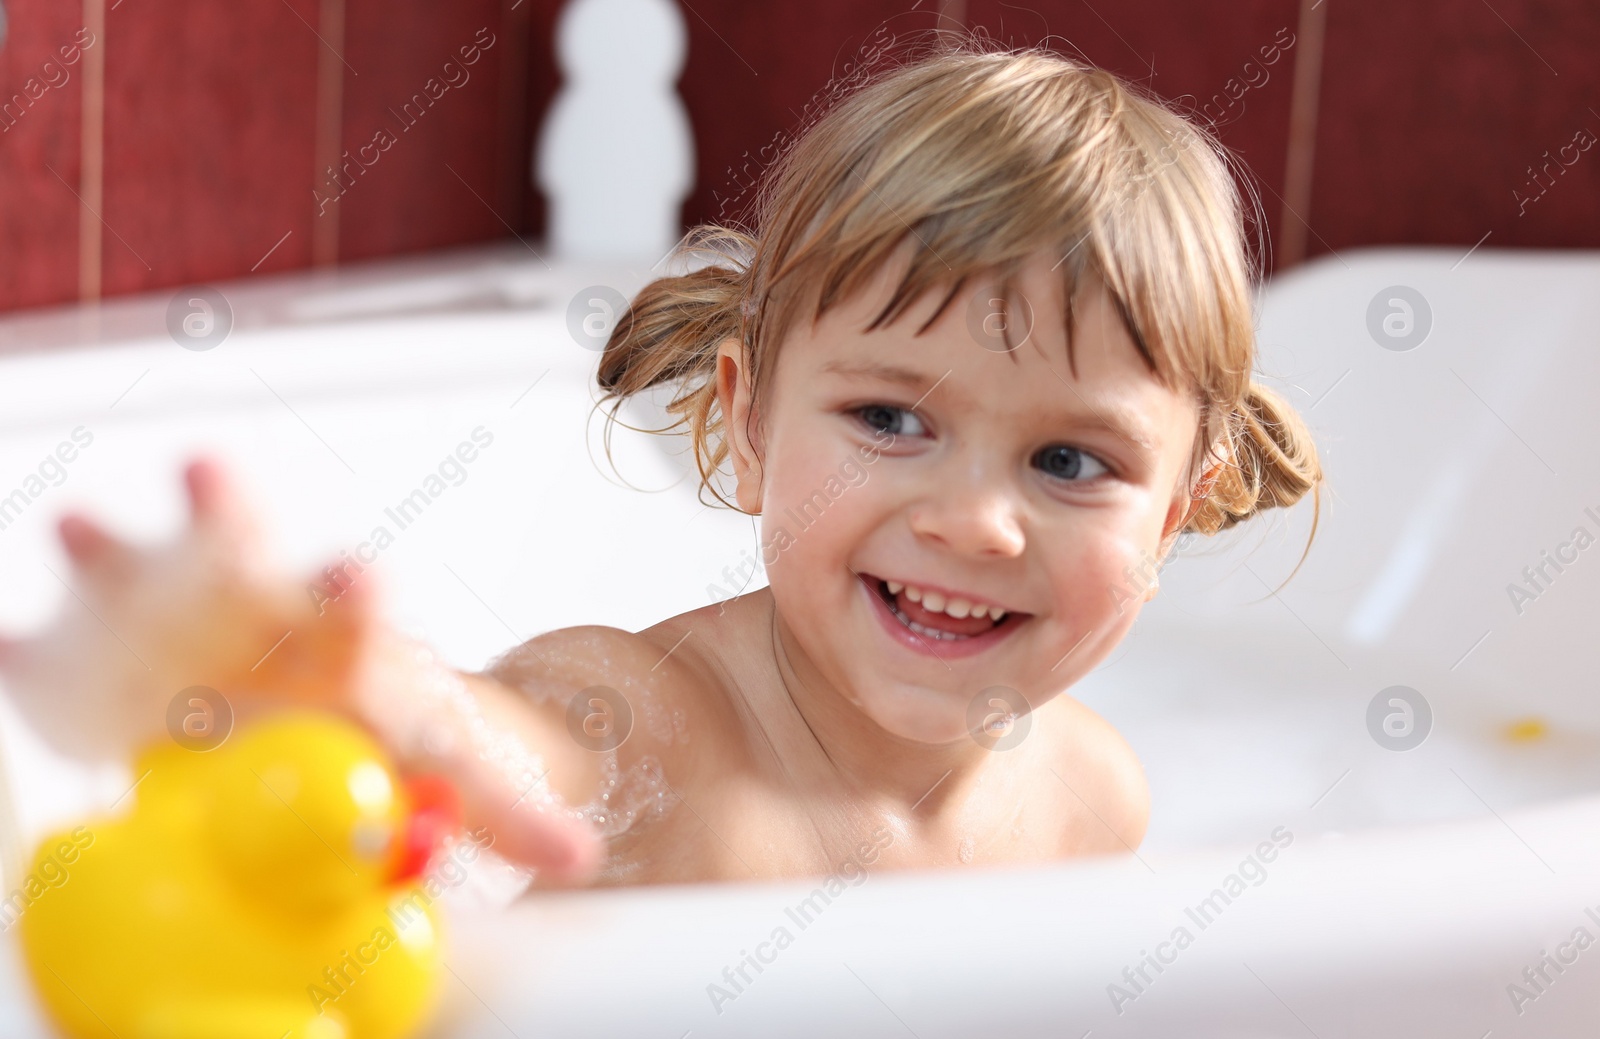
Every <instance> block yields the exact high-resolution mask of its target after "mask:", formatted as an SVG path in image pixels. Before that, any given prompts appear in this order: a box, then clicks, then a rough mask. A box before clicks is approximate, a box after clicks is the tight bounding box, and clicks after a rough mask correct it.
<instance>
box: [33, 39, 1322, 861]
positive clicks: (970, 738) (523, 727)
mask: <svg viewBox="0 0 1600 1039" xmlns="http://www.w3.org/2000/svg"><path fill="white" fill-rule="evenodd" d="M756 216H757V219H756V221H755V226H756V228H757V231H756V233H753V234H746V233H744V232H741V231H737V230H731V229H725V228H715V227H712V228H702V229H697V231H696V232H695V233H694V234H692V235H691V236H690V238H689V239H688V241H687V245H686V247H685V250H684V251H685V253H689V254H702V255H703V254H704V253H706V252H711V253H712V254H713V255H714V256H715V262H712V263H710V264H709V265H706V266H703V267H701V268H700V269H698V270H695V271H693V272H692V273H688V274H683V275H681V276H671V277H663V278H660V279H657V280H656V281H654V282H652V283H650V284H649V285H647V286H646V287H645V288H644V290H643V291H642V292H640V293H639V295H638V296H637V297H636V298H635V299H634V300H633V301H632V304H631V306H630V307H629V309H628V310H627V311H626V313H625V314H624V315H623V316H622V317H621V319H620V320H619V322H618V324H617V326H616V328H615V330H614V332H613V333H612V335H611V338H610V341H609V343H608V345H607V347H606V349H605V352H604V354H603V356H602V357H601V360H600V365H599V372H598V379H599V384H600V386H601V387H602V388H603V389H604V390H605V391H606V400H609V401H617V402H620V401H621V400H623V399H626V398H628V397H630V396H632V395H634V394H637V393H639V392H641V391H643V390H646V389H647V388H650V387H653V386H656V385H658V384H662V383H669V384H670V385H671V386H672V388H673V389H674V390H675V391H676V395H675V396H674V398H673V402H672V404H671V405H670V409H669V410H670V412H671V413H672V414H674V415H676V416H677V417H678V422H677V423H676V424H674V425H673V426H672V427H670V428H672V429H677V428H679V427H680V426H682V427H686V428H687V430H688V432H689V434H690V435H691V437H692V438H693V444H694V448H695V457H696V459H697V461H698V465H699V469H700V472H701V476H702V481H703V483H702V488H703V489H705V488H711V489H712V490H713V493H714V494H717V496H718V498H719V499H721V498H722V496H721V494H720V492H717V491H716V489H715V487H714V483H715V478H716V475H717V474H718V473H719V472H720V471H722V469H723V465H724V463H731V471H732V477H733V480H734V486H735V498H736V507H737V508H739V509H740V510H741V511H744V512H746V513H749V514H751V515H757V516H760V517H761V531H760V540H761V547H762V550H763V554H764V561H765V563H766V567H767V571H768V575H769V579H770V585H769V587H765V588H761V589H759V590H756V591H752V592H748V593H746V594H743V595H739V596H737V597H735V598H733V599H731V600H729V601H727V602H724V603H720V604H716V605H713V606H708V607H705V608H702V609H698V610H693V611H691V612H688V613H685V614H682V615H681V616H677V617H672V618H669V619H667V620H664V621H662V622H661V623H659V624H657V625H656V626H654V627H652V628H648V629H646V630H644V631H640V632H627V631H622V630H618V629H614V628H607V627H598V626H591V627H576V628H566V629H561V630H557V631H551V632H548V633H546V634H544V635H540V636H539V637H537V638H535V639H532V640H530V641H529V642H527V643H526V644H524V645H522V646H519V647H516V648H514V649H512V650H510V651H509V652H507V653H505V654H504V655H503V656H501V657H500V658H499V659H497V660H496V661H494V662H493V663H492V664H491V665H490V666H489V667H488V668H487V669H485V670H484V671H483V672H481V673H476V674H459V673H456V672H454V671H451V670H449V669H447V668H445V667H443V666H442V665H441V664H440V663H439V662H438V661H437V660H436V659H435V658H434V657H433V656H432V654H430V653H429V652H428V651H427V650H426V649H424V648H422V647H419V646H415V645H411V644H408V643H406V642H405V641H404V640H402V639H400V638H399V637H398V636H397V635H395V634H393V633H392V632H390V631H389V630H387V629H386V628H385V627H384V626H383V624H382V623H381V622H380V621H379V620H378V619H377V612H376V610H375V609H374V608H373V603H374V598H375V596H374V593H373V588H372V584H371V581H370V579H369V578H368V577H365V576H364V577H362V578H361V580H359V581H350V580H343V579H336V580H331V581H329V583H328V584H327V586H326V588H325V591H326V593H327V594H326V597H323V596H319V597H318V600H319V601H322V600H323V599H324V598H325V599H326V601H325V602H323V605H322V606H318V607H316V608H315V609H314V608H313V607H311V606H308V605H307V603H306V596H305V595H304V594H303V593H302V592H301V591H299V590H297V589H298V586H297V585H296V584H295V583H294V582H291V581H287V580H285V579H283V578H282V577H280V576H278V575H275V574H273V573H271V572H267V571H262V570H259V569H258V568H256V566H255V564H254V562H253V561H254V560H256V559H258V558H259V557H260V555H259V552H258V551H257V549H256V547H255V543H254V534H253V531H252V529H251V524H250V517H249V512H248V510H247V509H246V508H245V507H244V506H243V505H242V504H241V503H240V500H239V498H238V496H237V495H236V494H235V493H233V492H232V491H230V490H229V488H228V485H227V484H226V482H225V481H224V479H223V476H222V474H221V472H220V471H219V470H218V469H217V467H216V466H214V465H212V464H210V463H206V462H199V463H196V464H194V465H193V466H191V467H190V469H189V471H188V474H187V479H188V485H189V492H190V498H191V503H192V511H193V525H192V528H191V530H190V532H189V533H188V534H187V535H186V536H185V537H184V538H183V539H181V540H180V541H179V542H177V543H176V544H175V545H174V546H172V547H170V548H168V549H166V550H164V551H161V552H152V551H148V550H139V549H135V548H133V547H130V546H128V545H126V544H124V543H122V542H120V541H118V540H116V539H114V538H112V537H111V536H109V535H108V534H106V533H105V532H104V531H102V530H101V529H100V528H98V527H96V526H95V525H93V524H91V523H90V522H88V521H87V520H85V519H82V518H78V517H68V518H67V519H65V520H63V522H62V524H61V534H62V537H63V539H64V542H65V545H66V548H67V550H68V552H69V554H70V555H71V557H72V559H73V561H74V563H75V566H76V567H77V571H78V574H79V577H80V588H81V595H82V597H83V599H84V601H85V602H86V603H88V604H89V605H91V606H92V607H93V608H94V610H95V613H96V614H97V616H98V618H99V619H100V620H103V621H104V624H103V625H102V624H100V623H97V622H96V621H94V620H81V618H80V620H81V623H82V625H83V626H82V627H81V628H78V629H66V628H63V629H61V630H58V631H57V632H55V633H53V634H52V635H50V636H49V637H47V638H46V639H44V640H41V641H40V642H38V643H34V644H30V645H26V646H20V645H19V646H13V647H11V648H10V649H9V650H8V651H7V652H6V654H5V659H6V663H7V665H8V670H9V672H10V676H11V678H12V684H13V687H14V688H17V689H20V690H21V691H22V692H21V695H22V696H23V697H24V699H25V700H30V701H31V702H32V703H33V705H34V708H35V709H34V710H33V711H32V713H33V714H34V715H35V716H36V719H37V720H38V721H39V723H40V724H41V726H44V727H47V728H48V726H49V725H50V724H52V723H53V724H55V725H56V726H57V727H58V728H61V727H65V728H66V729H68V730H69V731H70V730H74V728H75V731H74V732H73V737H72V738H74V739H76V740H77V741H78V743H79V745H81V744H82V743H83V741H84V740H85V739H86V736H85V733H86V732H87V731H88V730H90V729H93V730H96V731H102V732H104V731H111V732H115V733H117V734H118V735H119V736H122V737H124V738H127V739H130V740H132V739H143V738H148V737H150V736H151V735H158V734H159V733H160V730H161V727H162V725H163V724H164V719H165V717H166V710H167V706H168V703H169V701H170V700H171V699H172V697H173V695H174V693H175V692H176V691H177V690H180V689H184V688H185V687H189V686H194V685H205V686H210V687H213V688H215V689H218V690H221V691H222V692H223V693H224V694H225V695H226V696H228V697H229V698H230V699H231V700H232V701H233V702H234V703H235V705H236V706H237V707H238V709H239V710H240V712H241V713H249V712H250V711H253V710H259V709H262V708H264V707H271V706H274V705H277V704H281V703H282V702H285V701H288V702H302V703H316V704H320V705H322V706H324V707H329V708H334V709H339V710H342V711H345V712H347V713H348V714H349V715H351V716H352V717H354V718H356V719H358V720H360V721H361V722H363V723H364V724H366V725H367V726H368V727H369V728H370V729H372V731H374V732H375V733H376V734H378V736H379V737H380V738H382V739H383V740H384V741H385V743H386V744H387V746H388V747H389V748H390V749H391V750H392V752H393V753H394V754H395V755H396V757H397V758H398V760H399V761H400V762H401V763H402V765H403V767H405V768H407V769H411V770H428V771H443V772H445V773H447V774H448V775H450V776H451V777H453V778H454V780H455V782H456V784H457V786H458V787H459V789H460V790H461V792H462V794H463V797H464V801H465V805H466V808H467V812H468V816H469V821H470V823H471V824H472V825H473V826H488V827H489V828H490V829H491V830H492V831H493V833H494V835H495V844H496V849H497V850H498V851H500V852H502V853H503V854H507V855H509V856H510V857H511V858H512V859H514V860H515V861H517V862H520V863H523V864H525V865H527V866H530V867H533V868H534V869H535V871H536V875H537V883H539V884H541V885H560V884H574V883H581V882H589V883H598V884H626V883H661V882H673V881H694V880H713V879H718V880H721V879H728V880H731V879H741V878H747V877H785V876H795V875H817V874H837V873H843V874H844V875H846V876H853V875H854V874H855V872H856V871H858V870H860V869H863V868H868V867H872V866H876V867H879V868H887V869H907V868H913V867H925V866H935V865H953V864H958V863H962V864H967V863H970V864H979V863H1003V862H1036V861H1042V860H1050V859H1057V858H1063V857H1068V856H1075V855H1086V854H1094V853H1104V852H1111V853H1118V852H1124V851H1131V850H1132V849H1134V848H1136V847H1137V846H1138V844H1139V842H1140V840H1141V839H1142V837H1143V834H1144V830H1145V824H1146V819H1147V816H1148V811H1149V796H1148V791H1147V788H1146V786H1145V782H1144V778H1143V774H1142V770H1141V768H1140V765H1139V762H1138V761H1137V760H1136V758H1135V757H1134V755H1133V753H1132V752H1131V750H1130V749H1129V747H1128V745H1127V743H1126V742H1125V741H1124V740H1123V739H1122V738H1121V737H1120V736H1119V735H1118V734H1117V733H1116V732H1115V731H1114V730H1113V729H1112V728H1111V726H1110V725H1108V724H1107V723H1106V722H1105V721H1103V720H1102V719H1101V718H1099V717H1098V716H1097V715H1095V714H1094V713H1093V712H1092V711H1090V710H1089V709H1087V708H1086V707H1084V706H1083V705H1082V704H1080V703H1078V702H1077V701H1075V700H1074V699H1073V698H1072V697H1071V696H1069V695H1067V692H1066V691H1067V690H1068V689H1069V688H1070V687H1071V686H1072V684H1073V683H1074V682H1075V681H1077V680H1078V679H1079V678H1080V677H1082V676H1083V675H1085V674H1087V673H1089V672H1090V671H1091V670H1092V669H1093V668H1094V667H1095V666H1096V665H1097V664H1098V663H1099V662H1100V661H1102V660H1103V659H1105V657H1106V656H1107V654H1109V653H1110V652H1111V650H1112V649H1113V648H1114V647H1115V646H1116V644H1117V642H1118V641H1119V640H1120V639H1121V638H1122V637H1123V636H1124V634H1125V633H1126V632H1127V631H1128V629H1129V627H1130V626H1131V625H1132V624H1133V621H1134V619H1135V617H1136V616H1137V614H1138V611H1139V608H1140V606H1141V605H1142V603H1143V602H1145V601H1147V600H1149V599H1150V598H1151V597H1152V596H1153V595H1154V594H1155V592H1156V588H1157V582H1156V569H1157V567H1158V566H1159V564H1160V561H1161V560H1162V559H1163V558H1164V557H1165V555H1166V554H1167V553H1168V551H1169V550H1170V549H1171V547H1172V545H1173V543H1174V541H1175V540H1176V539H1177V538H1178V537H1179V536H1180V535H1181V534H1183V533H1184V532H1186V531H1194V532H1199V533H1205V534H1210V533H1214V532H1216V531H1218V530H1221V529H1223V528H1226V527H1229V526H1231V525H1233V524H1235V523H1238V522H1240V521H1242V520H1244V519H1246V518H1248V517H1250V516H1252V515H1254V514H1255V513H1257V512H1259V511H1261V510H1262V509H1265V508H1270V507H1278V506H1287V505H1290V504H1293V503H1294V502H1295V501H1297V500H1298V499H1300V498H1301V497H1302V496H1303V495H1304V494H1305V493H1306V492H1307V491H1310V490H1312V489H1313V488H1316V487H1317V486H1318V484H1319V482H1320V479H1321V473H1320V469H1319V467H1318V463H1317V457H1316V453H1315V450H1314V448H1313V446H1312V444H1311V442H1310V440H1309V438H1308V436H1307V433H1306V430H1305V428H1304V426H1303V425H1302V423H1301V422H1300V420H1299V419H1298V418H1297V417H1296V416H1295V415H1294V414H1293V412H1292V411H1291V410H1290V409H1289V408H1288V407H1287V406H1286V405H1285V404H1284V402H1283V401H1282V400H1280V399H1279V398H1278V397H1277V396H1275V395H1274V394H1273V393H1271V392H1270V391H1268V390H1266V389H1264V388H1263V387H1261V386H1260V385H1258V384H1256V383H1255V382H1253V381H1252V379H1251V368H1252V356H1253V330H1252V312H1251V281H1252V273H1253V271H1252V264H1251V260H1250V257H1249V254H1248V252H1247V250H1246V248H1245V240H1244V234H1243V230H1242V213H1241V202H1240V197H1239V195H1238V192H1237V190H1236V188H1235V186H1234V183H1233V180H1232V179H1231V177H1230V174H1229V170H1228V166H1227V164H1226V161H1225V153H1224V152H1222V151H1221V149H1220V146H1219V145H1217V144H1216V143H1215V142H1214V141H1213V140H1212V138H1211V137H1210V136H1209V135H1208V134H1207V133H1206V132H1204V131H1203V130H1201V129H1198V128H1196V127H1195V126H1193V125H1191V124H1189V123H1188V122H1186V121H1185V120H1184V119H1183V118H1181V117H1180V116H1178V115H1176V114H1174V113H1173V112H1171V111H1169V110H1168V109H1167V108H1165V107H1163V106H1162V105H1161V104H1160V103H1158V102H1157V101H1155V100H1153V99H1151V98H1148V97H1146V96H1144V95H1142V94H1141V93H1139V92H1138V91H1136V90H1135V89H1134V88H1133V87H1131V86H1130V85H1128V84H1126V83H1123V82H1121V81H1119V80H1118V79H1116V78H1115V77H1113V76H1112V75H1110V74H1108V73H1106V72H1103V71H1100V70H1096V69H1092V68H1087V67H1084V66H1082V65H1080V64H1077V63H1074V62H1072V61H1069V60H1066V59H1064V58H1061V57H1058V56H1056V55H1054V54H1052V53H1050V52H1048V51H1043V50H1026V51H1021V52H1009V53H998V52H984V51H982V50H981V49H976V48H973V47H971V46H970V45H966V46H962V47H958V48H955V49H948V50H942V51H939V52H937V53H934V54H932V55H930V56H927V57H924V58H922V59H921V60H917V61H913V62H910V63H908V64H904V65H902V66H900V67H899V68H896V69H893V70H891V71H890V72H888V73H887V74H884V75H881V76H879V77H878V78H876V79H875V80H874V81H873V82H870V83H869V84H867V85H866V86H864V87H862V88H860V89H859V90H857V91H856V92H855V93H853V94H852V95H850V96H849V97H847V98H846V99H844V100H843V101H842V102H840V103H838V104H837V105H836V106H835V107H834V108H833V109H832V110H831V111H829V112H828V113H827V114H826V115H825V116H824V117H822V118H821V119H820V120H819V121H818V122H817V123H816V124H815V125H814V126H813V127H812V128H811V129H810V130H809V132H808V133H806V134H805V135H804V136H803V137H802V138H801V139H800V140H799V141H798V142H796V143H795V144H794V146H793V147H792V148H791V149H789V150H788V152H787V153H786V154H785V155H784V156H783V158H782V159H781V160H780V161H779V163H778V164H777V165H776V166H775V167H774V168H773V169H772V170H771V171H770V173H769V175H768V177H767V180H766V182H765V184H764V189H763V192H762V194H761V196H760V198H759V200H758V206H757V213H756ZM613 417H614V414H613ZM722 500H724V501H726V499H722ZM324 607H325V608H324ZM81 612H82V611H80V613H81ZM108 631H114V632H116V633H117V638H118V641H124V640H125V642H126V644H127V645H128V646H133V647H137V649H138V655H139V659H140V663H134V662H133V660H132V657H131V654H129V653H128V652H126V651H125V650H124V649H123V647H121V646H118V645H117V644H116V642H113V641H111V637H110V636H108V635H107V634H106V633H107V632H108ZM286 631H292V632H293V633H294V634H293V637H292V638H284V636H283V633H284V632H286ZM269 646H276V648H275V649H273V650H272V651H270V652H268V653H267V656H266V657H265V659H262V654H263V652H265V651H266V650H267V647H269ZM140 664H142V665H143V666H140ZM46 682H48V683H49V684H48V689H49V690H51V700H50V701H49V703H48V709H47V710H46V709H43V708H45V707H46V703H45V701H44V699H43V696H44V694H43V693H33V694H30V693H29V690H43V689H45V688H46V685H45V683H46ZM64 687H66V691H67V693H68V694H69V695H67V696H65V697H63V696H61V695H60V694H61V692H62V690H63V688H64ZM104 689H116V690H118V692H117V695H116V696H115V698H112V699H106V698H102V699H100V700H96V699H95V698H94V693H93V691H94V690H104ZM64 703H70V704H75V705H77V706H78V713H77V714H71V713H69V712H68V710H67V708H65V707H64V706H63V704H64ZM63 742H67V740H65V739H64V740H63Z"/></svg>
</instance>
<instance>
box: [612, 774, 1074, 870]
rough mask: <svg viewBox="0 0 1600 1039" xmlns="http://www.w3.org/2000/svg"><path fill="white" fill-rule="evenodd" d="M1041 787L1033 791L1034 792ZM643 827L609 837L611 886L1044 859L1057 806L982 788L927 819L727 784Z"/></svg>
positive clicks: (780, 788) (1059, 822)
mask: <svg viewBox="0 0 1600 1039" xmlns="http://www.w3.org/2000/svg"><path fill="white" fill-rule="evenodd" d="M1041 793H1043V792H1041ZM677 794H678V798H677V802H676V803H675V804H674V805H673V807H672V809H671V810H670V811H669V812H668V813H666V815H664V816H663V817H662V818H660V819H657V820H655V821H654V822H653V824H652V825H651V826H650V827H649V828H648V829H647V830H645V831H643V832H641V833H638V834H625V835H623V836H622V837H621V838H619V839H617V840H615V841H613V843H612V848H611V853H612V856H613V866H612V869H611V870H610V873H612V874H613V879H612V881H611V882H613V883H622V884H650V883H686V882H696V881H708V880H709V881H716V880H728V881H738V880H753V879H762V880H766V879H772V878H777V877H799V876H812V877H824V878H828V877H832V878H836V879H837V880H838V881H839V882H843V883H845V884H855V883H860V882H861V878H863V877H864V876H865V875H867V874H869V873H872V872H878V871H901V870H918V869H939V868H956V867H960V866H977V865H995V864H1004V863H1029V862H1046V861H1051V860H1053V859H1056V858H1059V857H1060V856H1061V854H1062V843H1063V840H1062V837H1063V823H1064V820H1063V818H1062V811H1061V809H1062V807H1063V806H1062V805H1061V804H1060V802H1059V801H1057V800H1055V799H1053V798H1050V797H1048V796H1047V795H1046V796H1035V797H1034V798H1032V799H1029V798H1026V797H1018V796H1016V795H1015V794H1013V795H1011V796H1008V797H988V796H985V795H984V793H983V792H982V791H979V792H978V793H976V794H975V795H974V796H972V797H969V798H967V799H966V800H965V801H964V803H963V804H961V805H960V806H959V808H958V809H957V810H952V808H951V807H950V806H948V805H947V806H945V809H944V810H943V811H942V812H941V813H940V816H939V817H937V818H928V817H922V816H919V815H918V814H917V813H916V812H912V813H909V814H907V813H905V812H896V811H890V810H885V809H882V808H880V807H878V806H874V805H868V804H863V803H861V802H860V801H859V800H855V799H852V798H850V797H848V796H845V795H842V794H840V793H839V792H837V791H831V790H827V789H813V790H802V789H795V788H794V787H793V786H786V785H785V784H782V783H772V782H762V781H754V780H749V779H746V780H741V781H731V782H727V783H722V784H718V785H717V786H715V787H713V788H711V789H707V790H700V791H691V790H686V789H681V788H680V789H679V790H678V791H677Z"/></svg>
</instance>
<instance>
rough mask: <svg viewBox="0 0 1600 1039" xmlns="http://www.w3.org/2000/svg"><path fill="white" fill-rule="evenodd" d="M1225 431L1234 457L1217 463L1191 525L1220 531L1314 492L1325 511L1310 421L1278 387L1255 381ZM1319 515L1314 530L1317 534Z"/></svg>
mask: <svg viewBox="0 0 1600 1039" xmlns="http://www.w3.org/2000/svg"><path fill="white" fill-rule="evenodd" d="M1229 418H1230V421H1229V422H1228V423H1227V425H1226V432H1225V433H1224V438H1223V439H1224V444H1225V451H1226V454H1227V456H1228V457H1226V458H1224V459H1223V460H1222V461H1221V464H1220V465H1218V466H1217V469H1216V474H1215V477H1214V479H1213V482H1212V484H1211V486H1210V487H1209V488H1207V489H1206V492H1205V493H1204V495H1203V497H1204V504H1202V506H1201V507H1200V509H1199V510H1198V511H1197V512H1196V513H1195V516H1194V518H1193V519H1192V520H1191V521H1190V523H1189V527H1190V529H1193V530H1196V531H1199V532H1200V533H1202V534H1215V533H1216V532H1217V531H1219V530H1226V529H1227V528H1229V527H1231V526H1233V525H1234V524H1236V523H1242V522H1243V521H1245V520H1247V519H1249V518H1250V517H1251V516H1254V515H1256V514H1257V513H1259V512H1262V511H1263V510H1265V509H1274V508H1287V507H1288V506H1290V505H1293V504H1294V503H1295V502H1297V501H1299V500H1300V499H1301V498H1303V497H1305V495H1306V492H1308V491H1312V492H1315V494H1314V499H1313V500H1314V502H1315V511H1316V513H1317V514H1320V513H1321V507H1322V497H1321V484H1322V478H1323V477H1322V463H1321V461H1320V460H1319V459H1318V457H1317V448H1316V444H1315V443H1314V442H1313V441H1312V439H1311V433H1310V431H1309V430H1307V429H1306V425H1305V422H1304V421H1302V420H1301V418H1300V416H1299V415H1298V414H1297V413H1296V412H1295V410H1294V409H1293V408H1292V407H1290V406H1289V404H1288V403H1287V402H1286V401H1285V400H1284V399H1283V398H1282V397H1280V396H1278V395H1277V394H1276V393H1274V392H1273V391H1272V390H1269V389H1268V388H1267V387H1265V386H1263V385H1261V384H1260V383H1258V382H1254V381H1252V382H1251V383H1250V387H1249V389H1248V390H1246V392H1245V395H1244V400H1243V401H1242V402H1241V404H1240V407H1239V409H1238V410H1237V411H1235V412H1234V413H1233V414H1232V415H1231V416H1229ZM1316 522H1317V521H1316V516H1315V515H1314V516H1313V518H1312V523H1311V529H1312V534H1313V535H1315V533H1316Z"/></svg>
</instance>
